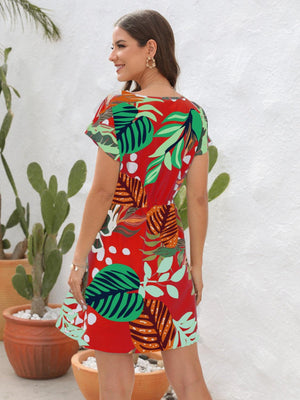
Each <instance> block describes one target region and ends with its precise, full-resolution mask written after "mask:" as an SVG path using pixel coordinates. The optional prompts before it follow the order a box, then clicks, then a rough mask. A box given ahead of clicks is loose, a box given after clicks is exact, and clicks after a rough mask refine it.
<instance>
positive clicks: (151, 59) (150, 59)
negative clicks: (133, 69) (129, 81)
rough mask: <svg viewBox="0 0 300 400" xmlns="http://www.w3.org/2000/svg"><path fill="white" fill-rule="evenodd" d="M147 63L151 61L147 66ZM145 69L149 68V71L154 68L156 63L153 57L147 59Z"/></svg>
mask: <svg viewBox="0 0 300 400" xmlns="http://www.w3.org/2000/svg"><path fill="white" fill-rule="evenodd" d="M149 61H151V64H149ZM146 67H147V68H150V69H152V68H155V67H156V62H155V58H154V57H147V61H146Z"/></svg>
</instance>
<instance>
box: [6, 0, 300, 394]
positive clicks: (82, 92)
mask: <svg viewBox="0 0 300 400" xmlns="http://www.w3.org/2000/svg"><path fill="white" fill-rule="evenodd" d="M37 4H39V5H41V6H44V7H46V8H50V9H52V10H53V12H52V15H53V17H54V19H55V21H56V22H57V23H58V25H59V26H60V27H61V29H62V33H63V40H62V41H61V42H58V43H54V44H53V43H49V42H44V41H43V40H42V39H41V37H40V36H39V35H37V34H36V33H35V32H34V31H33V30H31V29H30V28H26V30H25V32H24V33H22V32H21V30H19V29H18V28H17V29H16V30H14V31H10V30H9V27H8V24H7V23H3V22H2V21H1V26H0V37H1V40H0V42H1V44H2V45H5V46H8V45H10V46H12V47H13V52H12V54H11V56H10V60H9V65H10V66H9V68H10V69H9V80H10V83H11V84H13V85H14V86H15V87H16V88H17V89H18V90H19V91H20V93H21V95H22V98H21V100H14V107H13V108H14V113H15V119H14V122H13V127H12V130H11V132H10V137H9V139H8V143H7V149H6V155H7V158H8V159H9V161H10V163H11V164H12V167H13V172H14V174H15V175H16V180H17V184H18V187H19V190H20V193H21V197H22V199H24V200H25V199H29V200H30V201H31V203H32V221H35V220H37V218H40V217H39V213H38V207H37V206H38V198H37V195H36V194H35V193H34V192H33V191H32V189H31V187H30V186H29V184H28V183H27V181H26V175H25V171H26V166H27V164H28V163H29V162H30V161H33V160H37V161H39V162H40V163H41V164H42V166H43V167H44V169H45V171H46V176H47V179H49V176H50V174H51V173H55V174H57V175H58V177H59V181H60V182H61V185H62V184H64V185H65V184H66V181H67V171H68V170H69V169H70V168H71V165H72V164H73V163H74V161H75V160H77V159H78V158H83V159H84V160H85V161H86V162H87V164H88V182H87V184H86V185H85V187H84V190H82V191H81V193H80V195H78V196H77V197H76V198H74V199H72V200H71V203H72V207H73V208H72V211H71V216H70V220H73V221H74V222H75V223H76V225H77V228H78V226H79V223H80V218H81V213H82V205H83V202H84V198H85V196H86V193H87V190H88V186H89V183H90V181H91V178H92V173H93V165H94V159H95V155H96V148H95V146H93V144H92V142H91V141H90V140H89V139H87V138H86V137H84V135H82V134H81V132H83V131H84V129H85V127H86V126H87V124H88V123H89V121H90V119H91V118H92V116H93V114H94V112H95V110H96V108H97V105H98V104H99V102H100V100H101V99H102V98H103V96H105V95H106V94H107V93H109V92H111V91H114V90H117V89H118V88H120V84H119V83H118V82H117V81H116V80H115V72H114V68H113V67H112V65H111V64H110V63H109V62H108V61H107V56H108V54H109V51H110V50H109V49H110V43H111V29H112V25H113V22H114V21H115V20H116V18H117V17H119V16H120V15H123V14H124V13H126V12H128V11H131V10H134V9H136V8H141V7H143V8H155V9H157V10H159V11H161V12H162V13H163V14H164V15H165V16H166V17H167V18H168V19H169V21H170V22H171V24H172V26H173V27H174V31H175V35H176V40H177V55H178V60H179V63H180V65H181V69H182V75H181V77H180V81H179V87H178V89H179V91H181V92H182V93H183V94H184V95H185V96H187V97H190V98H191V99H193V100H195V101H197V102H198V103H199V104H201V105H202V106H203V107H204V109H205V110H206V112H207V115H208V119H209V133H210V136H211V138H212V139H213V141H214V143H215V144H216V146H217V147H218V149H219V161H218V164H217V166H216V167H215V169H214V171H213V172H212V173H211V175H210V180H211V181H212V179H213V177H214V176H215V175H216V174H217V173H219V172H222V171H224V170H226V171H227V172H229V173H230V175H231V183H230V187H229V188H228V190H227V191H226V192H225V193H224V194H223V195H222V196H221V197H220V198H219V199H217V200H215V201H214V202H212V203H210V225H209V230H208V236H207V244H206V249H205V265H204V281H205V288H204V293H203V301H202V303H201V305H200V307H199V328H200V332H201V338H202V342H201V344H200V346H199V351H200V354H201V359H202V364H203V368H204V373H205V377H206V379H207V382H208V386H209V388H210V390H211V392H212V395H213V398H214V400H298V399H299V398H300V385H299V380H300V317H299V306H300V294H299V281H300V266H299V259H300V251H299V239H300V237H299V236H300V234H299V224H300V217H299V208H300V204H299V203H300V186H299V168H300V161H299V150H300V140H299V138H298V130H299V126H300V117H299V103H298V101H299V86H300V85H299V74H300V45H299V37H300V27H299V15H300V3H299V1H298V0H286V1H278V0H265V1H263V0H252V1H251V0H244V1H238V0H226V1H225V0H210V1H196V0H193V1H192V0H188V1H185V2H184V3H183V2H182V1H181V0H173V1H172V2H171V1H169V0H168V1H164V2H161V1H158V0H153V1H147V0H146V1H143V3H142V5H141V2H140V1H138V0H132V1H130V2H121V1H116V0H112V1H109V2H104V1H99V0H88V1H86V2H82V1H80V0H73V1H72V2H69V1H61V0H52V1H50V0H47V1H46V0H45V1H38V2H37ZM1 107H2V106H1ZM1 110H3V108H1V109H0V113H1V112H2V111H1ZM297 175H298V177H297ZM297 178H298V179H297ZM4 181H5V178H4V176H3V173H2V172H1V173H0V185H1V193H2V194H3V195H5V199H4V207H5V208H6V211H7V209H8V208H9V207H11V208H10V211H11V210H12V206H11V202H12V196H11V190H10V188H6V186H5V185H4ZM7 215H8V211H7V212H5V211H4V216H5V217H7ZM18 234H19V233H18V231H14V232H13V236H15V235H18ZM71 257H72V255H71V254H69V255H68V256H67V257H65V262H64V268H63V272H62V274H61V276H60V281H59V282H58V284H57V285H56V287H55V289H54V291H53V295H52V299H54V298H55V299H58V300H62V298H63V295H64V293H65V291H66V288H67V285H66V279H67V276H68V272H69V271H68V264H69V262H70V261H71Z"/></svg>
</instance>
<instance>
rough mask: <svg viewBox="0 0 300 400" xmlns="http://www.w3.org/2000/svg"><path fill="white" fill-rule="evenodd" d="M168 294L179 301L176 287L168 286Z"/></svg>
mask: <svg viewBox="0 0 300 400" xmlns="http://www.w3.org/2000/svg"><path fill="white" fill-rule="evenodd" d="M167 292H168V294H169V296H170V297H173V298H174V299H178V298H179V293H178V289H177V288H176V287H175V286H173V285H167Z"/></svg>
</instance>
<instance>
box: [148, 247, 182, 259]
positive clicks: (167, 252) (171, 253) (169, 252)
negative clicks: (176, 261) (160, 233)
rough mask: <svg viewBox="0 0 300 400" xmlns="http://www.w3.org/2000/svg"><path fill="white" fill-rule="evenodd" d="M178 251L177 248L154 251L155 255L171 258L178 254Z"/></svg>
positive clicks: (161, 248) (162, 248) (160, 248)
mask: <svg viewBox="0 0 300 400" xmlns="http://www.w3.org/2000/svg"><path fill="white" fill-rule="evenodd" d="M177 251H178V249H177V248H176V247H174V248H170V247H159V248H158V249H156V250H154V253H155V254H156V255H158V256H162V257H171V256H174V254H176V252H177Z"/></svg>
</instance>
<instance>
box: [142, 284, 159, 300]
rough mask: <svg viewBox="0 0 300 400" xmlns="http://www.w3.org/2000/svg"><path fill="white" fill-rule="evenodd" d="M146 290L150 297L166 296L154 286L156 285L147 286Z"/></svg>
mask: <svg viewBox="0 0 300 400" xmlns="http://www.w3.org/2000/svg"><path fill="white" fill-rule="evenodd" d="M145 290H146V292H147V293H149V294H150V296H153V297H160V296H163V295H164V292H163V291H162V290H161V289H160V288H159V287H157V286H154V285H147V286H146V287H145Z"/></svg>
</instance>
